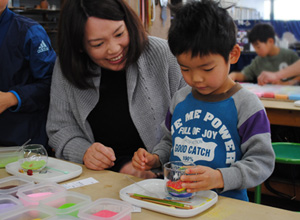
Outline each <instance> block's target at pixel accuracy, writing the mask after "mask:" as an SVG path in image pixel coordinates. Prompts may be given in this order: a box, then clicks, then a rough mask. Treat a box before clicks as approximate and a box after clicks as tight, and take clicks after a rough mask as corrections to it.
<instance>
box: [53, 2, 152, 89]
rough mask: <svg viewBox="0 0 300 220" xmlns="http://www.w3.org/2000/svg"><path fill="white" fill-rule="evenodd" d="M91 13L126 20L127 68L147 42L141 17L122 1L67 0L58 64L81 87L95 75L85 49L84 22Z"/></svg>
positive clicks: (61, 16) (64, 6)
mask: <svg viewBox="0 0 300 220" xmlns="http://www.w3.org/2000/svg"><path fill="white" fill-rule="evenodd" d="M90 16H93V17H97V18H102V19H109V20H114V21H120V20H124V22H125V25H126V27H127V29H128V33H129V39H130V43H129V47H128V52H127V55H126V66H125V68H126V67H128V66H129V65H130V64H132V63H134V62H136V61H137V59H138V58H139V56H140V55H141V53H142V51H143V50H144V48H145V46H146V45H147V42H148V38H147V34H146V31H145V29H144V27H143V25H142V23H141V21H140V19H139V17H138V16H137V15H136V13H135V12H134V11H133V10H132V9H131V7H130V6H129V5H128V4H127V3H126V2H124V1H123V0H65V1H64V3H63V6H62V9H61V12H60V20H59V29H58V54H59V63H60V67H61V70H62V73H63V75H64V76H65V77H66V78H67V79H68V80H69V81H70V82H71V83H72V84H73V85H75V86H76V87H78V88H81V89H87V88H90V87H92V86H93V85H91V84H89V83H88V78H90V77H93V76H94V73H93V71H92V70H91V67H93V66H95V64H94V63H93V61H92V60H91V59H90V58H89V56H88V55H87V54H86V53H85V52H84V48H83V38H84V30H85V24H86V21H87V19H88V17H90ZM88 67H89V68H88Z"/></svg>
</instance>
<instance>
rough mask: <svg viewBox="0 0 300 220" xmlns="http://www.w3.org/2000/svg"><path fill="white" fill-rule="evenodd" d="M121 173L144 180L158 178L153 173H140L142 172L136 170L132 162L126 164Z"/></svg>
mask: <svg viewBox="0 0 300 220" xmlns="http://www.w3.org/2000/svg"><path fill="white" fill-rule="evenodd" d="M120 173H125V174H129V175H132V176H136V177H140V178H143V179H151V178H156V177H157V176H156V174H155V173H153V172H152V171H140V170H136V169H135V168H134V167H133V165H132V162H128V163H126V164H125V165H124V166H123V167H122V168H121V170H120Z"/></svg>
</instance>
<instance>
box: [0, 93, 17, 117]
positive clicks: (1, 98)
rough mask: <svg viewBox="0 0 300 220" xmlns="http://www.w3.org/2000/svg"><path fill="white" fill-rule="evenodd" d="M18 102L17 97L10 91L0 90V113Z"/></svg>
mask: <svg viewBox="0 0 300 220" xmlns="http://www.w3.org/2000/svg"><path fill="white" fill-rule="evenodd" d="M17 104H18V99H17V97H16V96H15V95H14V94H13V93H12V92H1V91H0V114H1V113H2V112H4V111H5V110H6V109H8V108H10V107H12V106H15V105H17Z"/></svg>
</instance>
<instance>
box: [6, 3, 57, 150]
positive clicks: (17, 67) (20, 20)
mask: <svg viewBox="0 0 300 220" xmlns="http://www.w3.org/2000/svg"><path fill="white" fill-rule="evenodd" d="M55 59H56V53H55V51H54V50H53V48H52V46H51V42H50V39H49V37H48V35H47V33H46V31H45V30H44V28H43V27H42V26H41V25H40V24H38V23H37V22H36V21H34V20H32V19H30V18H27V17H24V16H21V15H18V14H15V13H14V12H12V11H10V10H9V9H8V8H6V9H5V10H4V12H3V13H2V15H1V17H0V91H1V92H8V91H11V92H12V93H14V94H15V96H16V97H17V99H18V101H19V102H18V105H17V106H14V107H12V108H9V109H7V110H5V111H4V112H3V113H1V114H0V146H13V145H20V144H22V143H24V142H25V141H27V140H28V139H31V143H36V144H43V145H44V146H47V135H46V131H45V125H46V120H47V112H48V106H49V93H50V84H51V77H52V70H53V66H54V62H55Z"/></svg>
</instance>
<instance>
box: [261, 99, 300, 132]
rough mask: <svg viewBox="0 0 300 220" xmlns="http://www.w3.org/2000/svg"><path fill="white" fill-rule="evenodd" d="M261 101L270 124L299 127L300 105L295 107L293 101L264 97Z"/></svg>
mask: <svg viewBox="0 0 300 220" xmlns="http://www.w3.org/2000/svg"><path fill="white" fill-rule="evenodd" d="M261 101H262V103H263V105H264V106H265V109H266V111H267V115H268V118H269V120H270V123H271V124H273V125H286V126H293V127H300V107H296V106H295V105H294V102H292V101H278V100H266V99H261Z"/></svg>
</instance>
